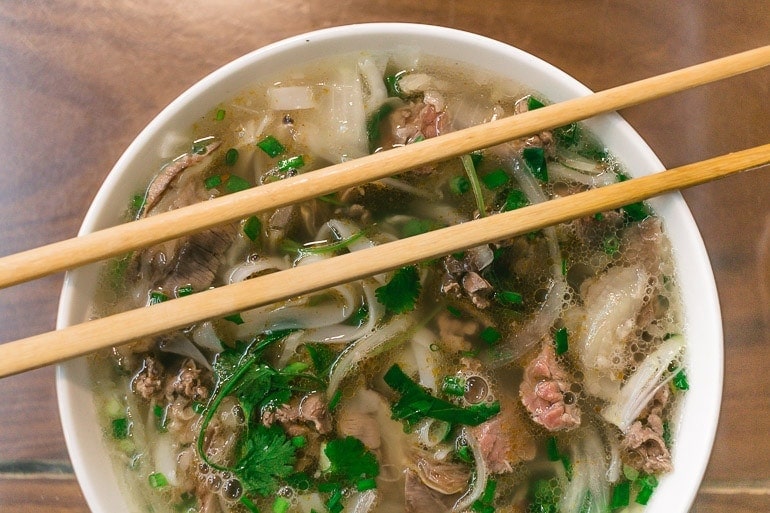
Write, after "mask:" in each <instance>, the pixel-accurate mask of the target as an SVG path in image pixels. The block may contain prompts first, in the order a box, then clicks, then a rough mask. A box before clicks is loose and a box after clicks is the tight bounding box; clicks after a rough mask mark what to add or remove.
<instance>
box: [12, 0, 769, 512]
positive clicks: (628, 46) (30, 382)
mask: <svg viewBox="0 0 770 513" xmlns="http://www.w3.org/2000/svg"><path fill="white" fill-rule="evenodd" d="M366 21H409V22H423V23H433V24H438V25H446V26H451V27H456V28H460V29H464V30H468V31H473V32H477V33H480V34H483V35H486V36H490V37H492V38H495V39H499V40H502V41H505V42H507V43H510V44H512V45H515V46H518V47H520V48H522V49H524V50H526V51H529V52H531V53H533V54H535V55H537V56H539V57H542V58H544V59H546V60H548V61H550V62H552V63H553V64H555V65H556V66H558V67H560V68H562V69H564V70H565V71H567V72H568V73H570V74H572V75H573V76H575V77H577V78H578V79H579V80H581V81H582V82H584V83H585V84H587V85H588V86H589V87H591V88H592V89H595V90H599V89H604V88H607V87H611V86H615V85H618V84H621V83H623V82H626V81H631V80H634V79H640V78H644V77H647V76H651V75H655V74H658V73H662V72H665V71H669V70H672V69H675V68H678V67H682V66H685V65H689V64H694V63H698V62H702V61H705V60H708V59H712V58H716V57H720V56H724V55H727V54H730V53H734V52H737V51H741V50H746V49H749V48H752V47H756V46H760V45H766V44H769V43H770V2H767V1H766V0H757V1H750V0H704V1H700V0H683V1H677V2H672V1H670V0H645V1H642V2H640V1H638V0H616V1H612V2H610V1H598V0H586V1H580V0H549V1H545V2H544V1H530V0H526V1H515V0H487V1H485V2H476V1H468V0H420V1H419V2H418V1H414V0H410V1H406V0H334V1H331V0H271V1H268V0H253V1H251V2H247V1H238V0H224V1H221V2H211V1H199V0H188V1H184V2H179V1H175V0H152V1H150V0H133V1H131V2H128V1H124V2H120V1H117V0H113V1H104V2H93V1H86V0H60V1H58V2H42V1H27V2H20V1H18V0H0V197H1V200H0V255H5V254H10V253H14V252H17V251H20V250H24V249H29V248H32V247H35V246H38V245H42V244H44V243H48V242H53V241H56V240H60V239H63V238H68V237H71V236H74V235H75V234H76V232H77V229H78V227H79V225H80V222H81V219H82V218H83V216H84V214H85V212H86V208H87V206H88V204H89V202H90V201H91V199H92V198H93V196H94V194H95V193H96V191H97V189H98V187H99V185H100V183H101V182H102V180H103V179H104V177H105V176H106V174H107V172H108V171H109V169H110V168H111V166H112V165H113V164H114V162H115V161H116V160H117V158H118V157H119V156H120V154H121V153H122V151H123V150H124V148H125V147H126V146H127V145H128V144H129V143H130V141H131V140H132V139H133V138H134V137H135V136H136V134H137V133H138V132H139V131H140V130H141V129H142V128H143V127H144V125H145V124H146V123H147V122H148V121H150V119H152V117H153V116H155V114H157V113H158V111H159V110H160V109H161V108H162V107H163V106H165V105H166V104H167V103H168V102H170V101H171V100H172V99H174V98H175V97H176V96H177V95H178V94H179V93H181V92H182V91H184V90H185V89H187V88H188V87H189V86H190V85H192V84H193V83H194V82H196V81H197V80H198V79H200V78H202V77H203V76H205V75H206V74H208V73H209V72H211V71H213V70H214V69H216V68H217V67H219V66H221V65H222V64H224V63H226V62H228V61H230V60H232V59H234V58H235V57H237V56H239V55H242V54H244V53H246V52H248V51H250V50H252V49H254V48H257V47H260V46H262V45H264V44H266V43H270V42H273V41H276V40H278V39H281V38H283V37H286V36H290V35H294V34H298V33H301V32H304V31H308V30H312V29H317V28H322V27H329V26H333V25H341V24H348V23H355V22H366ZM622 114H623V116H625V118H626V119H627V120H628V121H629V122H630V123H631V125H633V126H634V127H635V128H636V129H637V130H638V131H639V132H640V133H641V135H642V136H643V137H644V138H645V139H646V140H647V141H648V142H649V144H650V146H652V148H653V150H654V151H655V152H656V153H657V154H658V156H659V157H660V158H661V160H662V161H663V163H664V164H665V165H666V166H668V167H672V166H677V165H680V164H684V163H688V162H693V161H697V160H701V159H704V158H707V157H712V156H716V155H719V154H722V153H726V152H730V151H734V150H739V149H743V148H748V147H750V146H755V145H759V144H763V143H767V142H769V139H770V70H764V71H760V72H755V73H752V74H750V75H746V76H743V77H739V78H734V79H730V80H727V81H724V82H721V83H718V84H714V85H710V86H707V87H703V88H699V89H697V90H693V91H690V92H687V93H683V94H679V95H676V96H673V97H670V98H667V99H664V100H659V101H656V102H653V103H650V104H647V105H644V106H640V107H636V108H632V109H628V110H626V111H624V112H622ZM684 195H685V198H686V200H687V202H688V203H689V205H690V207H691V208H692V211H693V214H694V216H695V219H696V221H697V223H698V225H699V226H700V229H701V232H702V234H703V238H704V239H705V243H706V246H707V249H708V251H709V255H710V257H711V261H712V264H713V266H714V271H715V273H716V280H717V286H718V288H719V293H720V298H721V303H722V308H723V320H724V335H725V352H726V368H725V389H724V401H723V408H722V416H721V421H720V426H719V431H718V434H717V438H716V444H715V446H714V451H713V455H712V457H711V463H710V465H709V468H708V470H707V472H706V476H705V480H704V481H703V484H702V486H701V488H700V492H699V494H698V497H697V500H696V502H695V505H694V508H693V510H694V511H697V512H699V513H704V512H712V511H713V512H717V511H723V510H726V509H727V508H729V509H730V511H731V512H732V513H742V512H755V511H769V510H770V457H769V456H770V436H768V435H769V434H770V377H768V376H770V373H768V371H767V367H768V365H770V169H767V168H765V169H763V170H759V171H756V172H752V173H750V174H744V175H740V176H736V177H733V178H729V179H726V180H724V181H721V182H718V183H713V184H709V185H704V186H700V187H698V188H696V189H693V190H690V191H687V192H686V193H685V194H684ZM61 284H62V275H55V276H51V277H48V278H44V279H41V280H38V281H36V282H34V283H29V284H24V285H20V286H16V287H13V288H10V289H6V290H2V291H0V319H1V320H0V342H5V341H10V340H14V339H18V338H22V337H25V336H29V335H33V334H36V333H40V332H43V331H47V330H50V329H52V328H53V327H54V323H55V317H56V308H57V302H58V294H59V291H60V288H61ZM691 347H692V348H693V350H697V341H691ZM0 510H2V511H4V512H6V513H20V512H32V511H35V512H36V511H59V512H85V511H88V508H87V506H86V504H85V501H84V499H83V497H82V495H81V493H80V490H79V488H78V485H77V482H76V480H75V478H74V476H73V474H72V470H71V466H70V464H69V459H68V456H67V452H66V449H65V446H64V440H63V437H62V433H61V428H60V426H59V419H58V414H57V407H56V398H55V386H54V370H53V369H52V368H47V369H41V370H38V371H34V372H30V373H27V374H24V375H20V376H15V377H11V378H7V379H4V380H2V381H0Z"/></svg>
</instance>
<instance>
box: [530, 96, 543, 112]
mask: <svg viewBox="0 0 770 513" xmlns="http://www.w3.org/2000/svg"><path fill="white" fill-rule="evenodd" d="M541 107H545V104H544V103H543V102H541V101H540V100H538V99H537V98H535V97H534V96H530V97H528V98H527V109H528V110H535V109H539V108H541Z"/></svg>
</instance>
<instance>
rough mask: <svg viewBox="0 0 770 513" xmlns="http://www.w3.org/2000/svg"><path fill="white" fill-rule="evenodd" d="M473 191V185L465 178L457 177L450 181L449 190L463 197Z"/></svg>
mask: <svg viewBox="0 0 770 513" xmlns="http://www.w3.org/2000/svg"><path fill="white" fill-rule="evenodd" d="M470 189H471V183H470V182H469V181H468V179H467V178H465V177H464V176H455V177H452V179H451V180H449V190H450V191H452V192H453V193H454V194H457V195H458V196H462V195H463V194H465V193H466V192H468V191H469V190H470Z"/></svg>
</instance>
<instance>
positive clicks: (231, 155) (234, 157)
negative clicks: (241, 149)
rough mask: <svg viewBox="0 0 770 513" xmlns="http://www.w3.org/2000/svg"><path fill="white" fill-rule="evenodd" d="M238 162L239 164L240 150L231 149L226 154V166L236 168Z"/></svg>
mask: <svg viewBox="0 0 770 513" xmlns="http://www.w3.org/2000/svg"><path fill="white" fill-rule="evenodd" d="M236 162H238V150H236V149H235V148H230V149H229V150H227V152H226V153H225V164H227V165H228V166H234V165H235V163H236Z"/></svg>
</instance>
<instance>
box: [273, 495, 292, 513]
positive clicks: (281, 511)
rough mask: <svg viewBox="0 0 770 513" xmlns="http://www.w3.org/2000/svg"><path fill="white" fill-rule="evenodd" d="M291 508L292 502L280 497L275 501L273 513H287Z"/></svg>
mask: <svg viewBox="0 0 770 513" xmlns="http://www.w3.org/2000/svg"><path fill="white" fill-rule="evenodd" d="M290 507H291V502H290V501H289V499H287V498H286V497H281V496H280V495H279V496H278V497H276V498H275V501H273V513H286V512H287V511H289V508H290Z"/></svg>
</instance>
